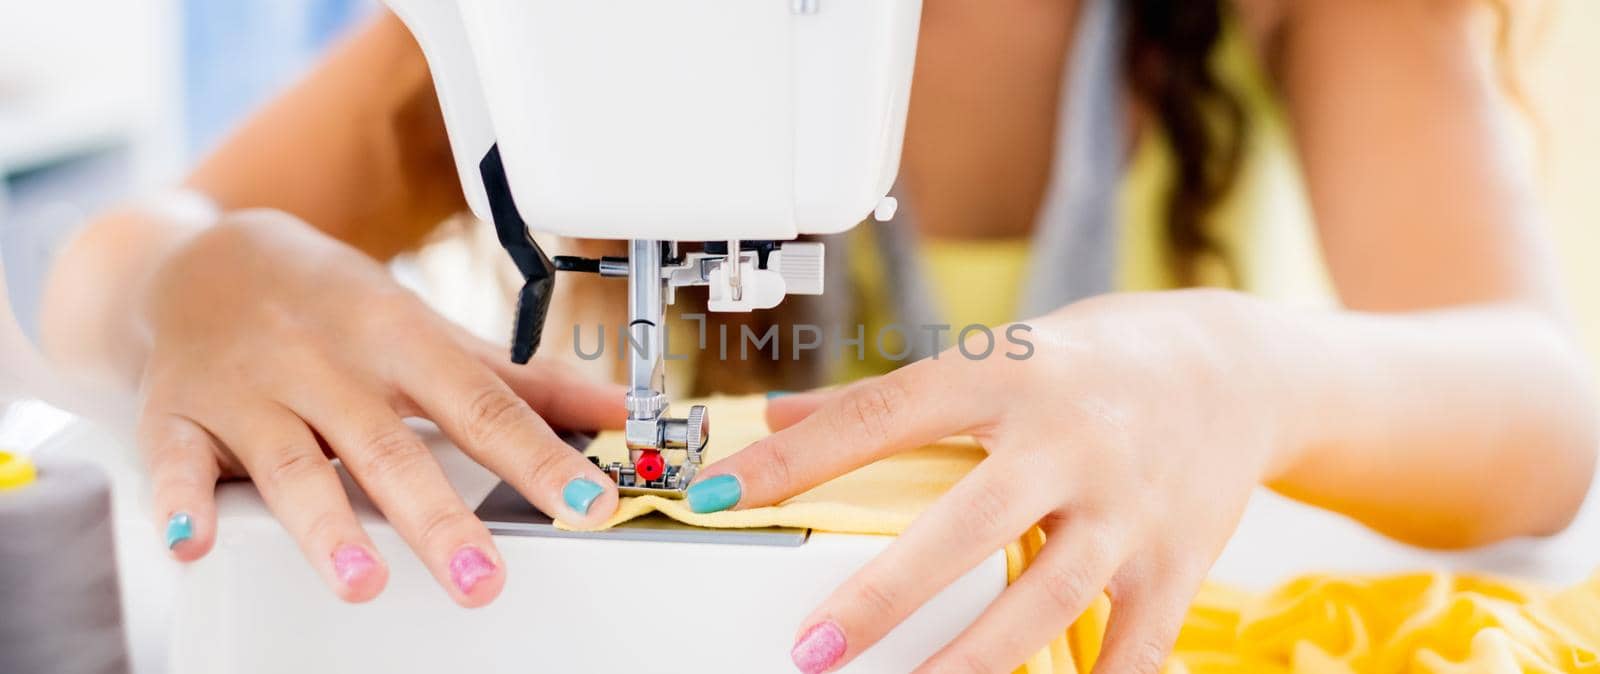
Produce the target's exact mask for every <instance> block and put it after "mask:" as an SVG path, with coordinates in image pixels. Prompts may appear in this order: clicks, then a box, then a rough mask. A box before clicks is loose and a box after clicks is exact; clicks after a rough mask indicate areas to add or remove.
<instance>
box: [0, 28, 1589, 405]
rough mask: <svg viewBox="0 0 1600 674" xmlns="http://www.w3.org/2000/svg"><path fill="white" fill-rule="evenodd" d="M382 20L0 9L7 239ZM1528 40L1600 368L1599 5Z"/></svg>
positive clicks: (243, 107) (172, 161)
mask: <svg viewBox="0 0 1600 674" xmlns="http://www.w3.org/2000/svg"><path fill="white" fill-rule="evenodd" d="M375 8H376V2H375V0H118V1H117V2H106V1H105V0H52V1H51V2H26V3H25V2H21V0H4V1H0V223H5V222H24V221H26V222H39V221H41V220H42V221H45V222H49V223H55V224H59V225H60V226H63V227H67V226H70V225H71V224H72V223H74V222H77V221H79V220H80V219H81V218H82V217H83V216H84V214H86V213H92V212H94V211H96V210H98V209H100V208H102V207H104V206H105V205H107V204H108V203H110V202H112V201H114V200H116V199H119V198H122V197H125V196H127V195H129V194H133V193H138V192H139V191H141V190H144V189H148V188H151V187H154V186H158V185H162V184H167V183H170V182H172V181H173V180H175V179H176V178H177V177H178V176H180V175H181V173H182V170H183V168H184V167H185V166H187V165H188V164H189V163H190V162H191V161H192V160H194V159H195V158H196V157H197V156H198V155H199V154H201V153H203V152H204V151H205V150H206V149H207V148H208V147H210V146H211V145H212V144H214V143H215V142H217V141H218V140H219V139H220V137H221V136H222V135H223V134H225V133H226V132H227V130H228V129H229V128H231V127H232V125H234V124H235V123H236V122H237V121H238V120H239V118H240V116H241V115H243V114H246V113H248V111H249V110H251V109H252V108H253V107H255V106H256V105H258V104H260V103H261V102H262V101H264V100H265V99H267V98H269V97H270V96H271V95H272V94H273V92H275V91H276V90H278V89H279V88H281V87H282V86H284V85H285V84H286V83H287V82H289V81H291V80H292V79H293V78H294V77H295V76H296V75H297V74H298V73H299V72H301V71H302V70H303V69H304V68H305V67H307V65H308V64H309V63H311V62H312V61H313V60H314V59H315V57H316V55H317V54H318V53H319V52H320V51H321V50H322V49H323V48H324V47H326V45H327V44H328V42H329V41H330V40H331V39H334V38H336V36H337V35H338V34H339V33H340V32H341V31H342V30H343V29H345V28H347V27H348V26H349V25H350V24H351V23H352V22H355V21H359V20H360V19H361V17H362V16H364V15H365V14H367V13H369V12H372V11H374V10H375ZM1534 32H1536V33H1537V37H1536V42H1537V46H1536V48H1535V49H1534V50H1533V51H1532V53H1531V54H1530V56H1531V60H1530V61H1529V62H1528V63H1527V66H1528V67H1527V68H1526V70H1525V72H1526V75H1527V77H1526V85H1527V87H1528V89H1529V91H1530V93H1531V94H1532V99H1533V103H1534V106H1535V109H1536V110H1537V115H1538V117H1539V123H1540V124H1541V125H1543V127H1544V133H1545V135H1546V138H1547V141H1548V142H1547V144H1546V147H1545V155H1544V160H1545V168H1546V178H1547V180H1546V182H1545V190H1546V203H1547V204H1548V207H1549V214H1550V221H1551V223H1552V224H1553V227H1554V229H1555V236H1556V240H1557V243H1558V250H1559V252H1560V256H1561V257H1560V263H1561V265H1562V269H1561V272H1562V274H1563V275H1564V278H1565V279H1566V280H1567V288H1568V291H1569V293H1570V295H1571V298H1572V300H1573V303H1574V305H1575V306H1576V308H1577V310H1578V318H1579V321H1580V322H1581V326H1582V329H1583V332H1584V335H1585V337H1586V339H1587V341H1588V344H1589V345H1590V347H1591V352H1592V353H1595V354H1600V260H1597V258H1596V256H1597V255H1600V124H1597V123H1596V122H1597V120H1600V2H1594V1H1592V0H1556V1H1555V2H1553V3H1551V11H1550V14H1549V15H1548V17H1547V19H1546V21H1545V22H1544V23H1543V25H1541V26H1539V27H1537V29H1536V31H1534ZM0 374H3V372H0ZM5 379H7V378H6V377H4V376H0V400H3V399H4V398H5V397H6V396H7V394H8V391H7V390H6V389H5V384H4V381H3V380H5ZM13 393H14V392H13Z"/></svg>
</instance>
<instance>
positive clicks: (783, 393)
mask: <svg viewBox="0 0 1600 674" xmlns="http://www.w3.org/2000/svg"><path fill="white" fill-rule="evenodd" d="M790 393H791V391H767V400H772V399H774V398H782V397H784V396H786V395H789V394H790Z"/></svg>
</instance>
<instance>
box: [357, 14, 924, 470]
mask: <svg viewBox="0 0 1600 674" xmlns="http://www.w3.org/2000/svg"><path fill="white" fill-rule="evenodd" d="M387 2H388V4H389V6H390V7H391V8H392V9H393V10H394V12H395V13H396V14H397V15H398V16H399V17H400V18H401V19H402V20H403V21H404V22H405V24H406V25H407V26H408V27H409V28H410V30H411V31H412V33H413V34H414V35H415V36H416V39H417V41H418V43H419V44H420V45H421V47H422V50H423V52H424V54H425V55H426V56H427V59H428V63H429V66H430V68H431V69H432V72H433V77H434V82H435V84H436V86H437V90H438V94H439V100H440V105H441V109H442V111H443V113H444V118H445V124H446V126H447V127H448V130H449V135H450V141H451V148H452V151H453V154H454V156H455V161H456V168H457V171H458V173H459V174H460V177H461V183H462V188H463V189H464V190H465V194H466V198H467V203H468V204H469V205H470V206H471V208H472V211H473V213H475V214H476V215H478V216H479V217H480V218H482V219H484V220H486V221H492V222H493V223H494V226H495V229H496V232H497V234H498V236H499V240H500V243H501V244H502V245H503V246H504V247H505V248H506V250H507V251H508V252H509V253H510V255H511V258H512V260H513V261H514V262H515V263H516V265H517V268H518V270H519V271H521V273H522V275H523V277H524V280H525V284H524V285H523V287H522V291H521V293H520V295H519V297H518V307H517V317H516V322H515V331H514V335H513V339H512V347H511V357H512V359H513V360H515V361H516V362H518V363H525V362H527V361H528V359H529V358H531V357H532V356H533V354H534V352H535V351H536V350H537V349H538V346H539V337H540V334H541V332H542V331H543V328H544V320H545V313H546V310H547V309H548V306H549V302H550V297H551V290H552V288H553V287H554V284H555V282H556V277H557V272H558V271H563V272H573V273H576V272H588V273H596V274H599V275H601V276H608V277H619V278H620V277H626V278H627V282H628V294H629V303H628V342H627V349H626V350H627V352H628V353H627V357H628V359H629V368H628V371H629V388H628V392H627V394H626V396H627V400H626V403H627V414H628V418H627V420H626V436H627V444H628V448H629V457H628V460H627V461H617V462H613V463H610V464H609V465H604V466H601V467H602V469H604V470H605V471H606V472H608V473H609V474H610V475H611V477H612V479H614V480H615V481H616V482H617V484H618V486H619V488H620V491H621V493H622V494H624V495H640V494H657V495H663V496H669V497H682V495H683V493H684V491H685V489H686V488H687V487H688V485H689V483H690V482H691V481H692V480H693V479H694V476H695V473H696V471H697V470H698V469H699V467H700V465H701V460H702V459H701V450H702V449H703V448H704V447H705V443H706V442H707V440H708V439H709V435H710V434H709V430H710V424H709V416H708V411H707V410H706V409H704V408H703V407H696V408H694V409H690V410H689V411H688V413H687V414H686V415H685V416H683V417H674V416H671V405H670V401H669V400H668V399H667V396H666V386H665V381H664V371H663V367H662V360H663V357H664V352H665V348H664V333H665V329H664V326H663V320H664V316H665V310H666V307H667V305H669V304H671V303H672V302H673V300H674V299H675V295H676V291H677V290H678V289H679V288H687V287H698V286H704V287H706V288H707V292H708V301H707V306H708V308H709V309H710V310H711V311H734V312H744V311H752V310H758V309H770V308H772V307H774V306H776V305H777V304H778V303H779V302H781V301H782V300H783V298H784V297H785V296H786V295H790V294H818V293H821V292H822V290H823V288H822V286H823V283H822V279H823V273H822V272H823V263H824V252H823V248H822V244H820V243H814V242H796V241H795V239H796V238H797V237H799V236H801V235H806V234H830V233H835V232H839V231H843V230H846V229H849V228H850V227H852V226H854V225H855V224H857V223H859V222H861V221H862V220H864V219H865V218H866V217H868V216H869V215H871V216H875V217H877V218H879V219H888V218H891V217H893V214H894V210H895V202H894V200H893V199H892V198H890V197H888V196H887V195H888V193H889V189H890V187H891V185H892V183H893V182H894V178H895V173H896V171H897V170H898V167H899V161H900V146H901V141H902V138H903V135H904V127H905V118H906V106H907V101H908V99H909V95H910V88H911V72H912V64H913V61H914V56H915V51H916V37H917V29H918V25H919V20H920V15H921V4H922V3H921V0H843V1H839V0H677V1H676V2H661V1H660V0H605V1H603V2H594V1H590V2H583V1H579V0H387ZM530 228H531V229H532V230H533V231H538V232H545V233H550V234H555V235H560V236H567V237H576V238H590V239H621V240H627V241H629V245H628V257H627V258H625V259H624V258H606V259H598V260H596V259H581V258H570V257H558V258H556V259H555V260H554V261H552V260H551V259H550V258H549V257H547V256H546V255H545V253H544V251H543V250H541V249H540V247H539V245H538V244H537V243H536V242H535V241H534V239H533V237H532V236H531V235H530V234H529V230H530ZM693 242H706V243H703V244H702V245H698V246H696V245H694V243H693ZM665 452H671V454H672V456H666V455H664V453H665Z"/></svg>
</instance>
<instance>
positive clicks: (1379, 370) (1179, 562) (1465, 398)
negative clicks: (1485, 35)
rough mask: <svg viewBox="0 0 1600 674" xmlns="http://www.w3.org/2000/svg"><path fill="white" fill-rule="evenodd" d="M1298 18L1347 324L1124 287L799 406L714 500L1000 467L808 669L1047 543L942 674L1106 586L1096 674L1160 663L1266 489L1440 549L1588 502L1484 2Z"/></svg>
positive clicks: (943, 502) (947, 651)
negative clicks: (1026, 345) (987, 345)
mask: <svg viewBox="0 0 1600 674" xmlns="http://www.w3.org/2000/svg"><path fill="white" fill-rule="evenodd" d="M1288 7H1290V9H1289V13H1288V14H1287V15H1286V17H1285V18H1284V23H1283V24H1282V28H1283V32H1282V33H1280V39H1278V40H1275V41H1274V44H1275V45H1276V47H1275V48H1274V51H1275V52H1276V53H1278V54H1280V55H1281V56H1282V60H1281V61H1280V62H1279V66H1280V68H1279V72H1280V73H1281V75H1282V77H1283V80H1284V82H1285V88H1286V89H1287V90H1288V93H1289V95H1290V99H1291V100H1290V108H1291V112H1292V114H1293V115H1294V119H1293V121H1294V126H1295V129H1296V132H1297V133H1298V134H1299V139H1300V145H1301V150H1302V154H1303V156H1304V157H1305V170H1306V174H1307V178H1308V180H1309V182H1310V185H1311V192H1312V197H1313V200H1314V205H1315V213H1316V216H1317V219H1318V221H1319V224H1320V227H1321V228H1322V232H1323V238H1324V241H1325V244H1326V248H1327V251H1328V257H1329V262H1330V264H1331V266H1332V269H1333V274H1334V276H1335V278H1336V280H1337V282H1338V286H1339V290H1340V293H1341V295H1342V297H1343V298H1344V301H1345V304H1346V307H1347V308H1345V309H1341V310H1338V311H1319V312H1310V311H1302V310H1296V309H1291V308H1287V307H1284V306H1280V305H1276V304H1272V303H1269V302H1266V301H1263V300H1260V299H1257V298H1252V297H1248V296H1244V295H1240V294H1237V293H1232V292H1219V291H1185V292H1166V293H1148V294H1121V295H1108V296H1105V297H1099V298H1094V299H1090V300H1087V301H1084V302H1079V303H1076V304H1073V305H1071V306H1069V307H1066V308H1064V309H1062V310H1060V311H1057V312H1055V313H1052V314H1050V315H1048V316H1045V317H1042V318H1039V319H1037V320H1035V321H1030V322H1029V325H1030V326H1031V328H1032V329H1031V332H1030V334H1031V341H1032V343H1033V344H1034V345H1035V348H1032V349H1028V350H1027V354H1028V355H1030V356H1031V357H1029V358H1026V359H1020V358H1019V359H1012V358H1010V357H1000V356H999V355H992V356H991V357H989V358H987V359H980V360H973V359H971V358H969V357H963V355H962V354H961V353H957V352H956V351H954V350H950V351H946V352H945V353H944V354H941V356H942V357H941V358H938V359H926V360H922V361H918V362H916V363H913V364H911V365H908V366H906V367H904V368H901V369H900V370H897V371H895V372H893V373H891V374H888V375H886V376H884V377H880V378H877V379H873V380H867V381H863V382H859V383H857V384H855V385H852V386H850V387H848V388H845V389H843V390H841V391H838V392H830V393H825V394H811V395H803V396H792V397H787V398H783V399H780V400H779V401H775V402H774V404H773V406H772V410H771V412H770V414H769V416H770V417H771V421H773V425H774V426H775V427H777V428H780V429H781V430H778V431H777V432H775V433H774V434H773V435H771V436H769V437H767V438H765V439H762V440H760V441H758V442H756V443H755V444H753V445H751V446H750V447H748V448H746V449H744V450H743V451H741V452H740V453H738V454H737V455H735V456H733V457H730V458H728V459H727V460H724V461H719V462H717V463H716V464H715V465H713V466H711V467H709V468H708V469H707V470H706V471H705V472H703V473H702V474H701V476H700V478H699V479H698V480H697V481H696V483H695V484H694V485H691V487H690V489H689V493H688V500H689V503H690V505H691V507H693V508H694V509H695V510H696V511H699V512H706V511H711V510H718V509H723V508H729V507H733V508H740V509H743V508H755V507H761V506H765V505H770V504H772V503H777V502H781V501H783V500H784V499H786V498H789V497H791V496H793V495H795V494H798V493H800V492H802V491H804V490H806V489H808V488H810V487H812V486H814V485H816V484H818V483H820V482H823V481H825V480H827V479H829V478H832V477H835V476H837V475H840V474H842V473H845V472H847V471H849V470H851V469H854V468H856V467H858V466H862V465H865V464H866V463H870V462H872V461H875V460H878V459H881V458H884V457H886V456H889V455H891V454H893V453H896V452H899V451H903V450H906V449H910V448H914V447H917V446H920V445H922V444H926V443H928V442H931V441H935V440H937V439H939V438H942V437H946V436H949V435H955V434H970V435H972V436H973V437H974V438H975V439H976V440H977V441H978V442H979V443H980V444H982V445H983V447H984V449H985V450H987V452H988V457H987V458H986V459H984V460H983V462H982V463H980V464H979V465H978V466H977V467H976V468H975V469H974V470H973V471H972V472H971V473H970V474H968V475H967V476H966V477H965V478H963V479H962V480H961V481H960V482H959V483H957V484H956V485H955V486H954V487H953V488H952V489H951V490H950V491H949V492H948V493H946V494H945V495H944V496H943V497H941V498H940V499H939V500H938V501H937V502H935V503H934V504H932V505H931V506H930V507H929V508H928V510H927V511H926V512H925V513H924V514H923V515H922V516H921V517H919V518H918V519H917V520H916V521H915V522H913V523H912V524H911V525H910V526H909V527H908V528H907V529H906V530H905V532H904V533H903V534H902V535H901V536H900V537H899V538H898V539H897V540H896V541H895V542H894V543H893V544H891V545H890V546H889V547H888V548H887V549H886V550H885V551H884V553H883V554H882V555H880V556H879V557H878V558H876V559H874V560H873V561H872V562H870V563H868V564H867V565H866V566H864V567H863V568H862V569H861V570H860V571H859V572H857V573H856V574H855V575H854V576H852V577H851V578H850V579H849V580H847V581H846V582H845V583H844V584H843V585H841V586H840V587H839V589H838V590H836V591H835V592H834V593H833V594H832V595H831V596H830V597H829V598H828V599H826V600H824V601H823V602H822V604H821V605H820V606H819V607H817V609H816V610H815V611H814V612H813V613H812V614H811V615H810V616H809V617H808V618H807V619H806V620H805V621H804V622H803V623H802V626H801V628H800V630H799V632H798V633H797V634H798V637H799V638H798V640H797V643H796V646H795V650H794V657H795V661H796V663H797V664H799V665H800V666H801V668H802V669H803V670H804V671H826V670H828V669H831V668H834V667H838V666H840V665H842V664H844V663H847V662H849V661H850V660H851V659H852V658H854V657H855V656H856V655H858V654H860V653H861V652H862V651H863V650H865V649H866V648H869V647H870V646H871V645H872V644H874V643H876V642H877V641H878V640H879V639H880V638H882V637H883V636H884V635H885V634H886V633H887V632H888V631H889V630H890V629H891V628H892V627H894V626H895V625H897V624H898V623H899V622H900V621H902V620H904V619H905V618H906V617H907V616H909V615H910V614H911V612H912V611H914V610H915V609H916V608H917V607H919V606H921V605H922V604H923V603H924V602H926V601H927V600H928V599H929V598H931V597H932V596H934V594H935V593H936V592H938V591H939V590H940V589H941V588H943V587H944V586H945V585H947V584H948V583H949V582H951V581H953V580H954V579H956V578H958V577H959V576H960V575H961V574H962V573H964V572H966V571H967V570H968V569H970V568H972V566H974V565H975V564H977V562H978V561H979V560H981V559H982V558H983V557H984V556H985V555H987V554H989V553H991V552H992V551H993V550H995V549H996V548H998V547H1000V546H1001V545H1004V544H1005V543H1006V542H1008V541H1012V540H1016V538H1017V537H1018V536H1019V535H1022V534H1023V533H1024V532H1025V531H1027V530H1028V529H1029V528H1031V527H1035V526H1037V527H1039V528H1041V529H1042V530H1043V531H1044V533H1045V535H1046V537H1047V538H1046V539H1045V542H1044V545H1043V546H1042V548H1041V550H1040V551H1039V553H1038V555H1037V556H1036V557H1035V559H1034V561H1033V562H1032V563H1031V565H1030V566H1029V568H1028V569H1027V571H1026V572H1024V573H1023V574H1022V575H1021V577H1019V578H1018V579H1017V580H1016V581H1015V582H1013V583H1012V584H1011V586H1010V587H1008V588H1007V589H1006V591H1005V592H1004V593H1003V594H1002V595H1001V596H1000V597H999V598H998V599H997V600H996V601H995V602H994V603H993V604H991V605H990V607H989V608H988V610H987V611H986V612H985V613H984V614H983V615H982V616H980V617H979V618H978V620H977V621H976V622H974V623H973V624H972V625H971V626H970V627H968V628H967V629H966V630H965V631H964V632H962V634H961V635H960V636H958V637H956V639H955V640H954V641H952V642H951V643H950V644H948V645H947V646H945V647H944V648H943V649H942V650H941V651H939V652H938V653H936V654H935V655H934V656H933V657H932V658H930V660H929V661H928V662H927V663H925V665H924V666H923V668H921V669H919V670H918V671H944V670H945V669H961V670H963V671H968V670H971V671H1005V670H1007V669H1009V668H1011V667H1013V666H1015V665H1016V664H1017V663H1019V662H1021V661H1023V660H1024V659H1025V658H1026V657H1028V656H1029V655H1030V654H1032V653H1033V652H1035V650H1036V649H1037V648H1039V647H1040V645H1042V644H1044V643H1045V642H1046V641H1047V640H1048V639H1050V638H1051V637H1053V636H1058V635H1059V634H1060V631H1061V629H1062V628H1063V627H1065V626H1066V625H1067V624H1069V623H1070V622H1071V621H1072V620H1074V619H1075V618H1077V617H1078V615H1079V614H1081V613H1082V612H1083V610H1084V608H1085V607H1086V606H1088V604H1089V602H1090V601H1091V600H1092V599H1093V598H1095V597H1097V596H1099V595H1100V593H1101V592H1102V590H1103V591H1105V592H1106V593H1109V594H1110V596H1111V605H1112V606H1111V619H1110V622H1109V623H1108V624H1107V626H1106V633H1105V640H1104V644H1103V646H1102V648H1101V650H1100V651H1099V658H1098V660H1097V662H1096V664H1095V671H1096V672H1150V673H1153V672H1156V671H1159V670H1160V668H1161V665H1162V662H1163V660H1164V658H1165V654H1166V653H1167V651H1168V650H1169V649H1170V648H1171V646H1172V643H1173V641H1174V639H1176V637H1177V633H1178V629H1179V627H1180V626H1181V625H1182V619H1183V615H1184V611H1185V609H1186V608H1187V606H1188V604H1189V602H1190V601H1191V600H1192V598H1193V596H1194V593H1195V591H1196V589H1197V588H1198V587H1199V584H1200V582H1201V580H1202V578H1203V577H1204V575H1205V573H1206V571H1207V570H1208V569H1209V568H1210V566H1211V564H1212V562H1213V561H1214V560H1215V559H1216V556H1217V555H1218V554H1219V553H1220V551H1221V550H1222V547H1223V546H1224V545H1225V544H1226V542H1227V540H1228V538H1229V536H1231V535H1232V533H1233V530H1234V528H1235V526H1236V525H1237V522H1238V519H1239V517H1240V514H1241V513H1242V512H1243V510H1244V508H1245V505H1246V502H1247V501H1248V499H1249V495H1250V493H1251V492H1252V491H1253V490H1254V489H1255V487H1256V485H1258V484H1262V483H1265V484H1269V485H1272V486H1274V487H1276V488H1277V489H1279V490H1281V491H1283V492H1285V493H1288V494H1290V495H1292V496H1295V497H1297V498H1300V499H1303V500H1306V501H1309V502H1311V503H1315V504H1318V505H1321V506H1324V507H1327V508H1330V509H1334V510H1338V511H1341V512H1344V513H1347V514H1350V515H1352V516H1354V517H1356V518H1359V519H1360V520H1362V521H1363V522H1366V523H1367V524H1368V525H1370V526H1373V527H1374V528H1377V529H1379V530H1381V531H1383V532H1386V533H1388V534H1390V535H1392V536H1395V537H1398V538H1401V539H1404V540H1408V541H1411V542H1415V543H1420V544H1426V545H1435V546H1460V545H1470V544H1477V543H1484V542H1488V541H1492V540H1497V539H1501V538H1505V537H1510V536H1517V535H1536V534H1547V533H1551V532H1554V531H1556V530H1558V529H1560V528H1561V527H1562V526H1563V525H1564V524H1565V523H1566V522H1567V521H1568V520H1569V519H1570V518H1571V517H1572V516H1573V514H1574V513H1575V512H1576V510H1577V508H1578V506H1579V504H1580V503H1581V502H1582V500H1583V497H1584V494H1585V492H1586V490H1587V489H1588V484H1589V481H1590V477H1591V476H1592V475H1593V471H1594V460H1595V441H1596V426H1595V413H1596V410H1595V398H1594V394H1593V392H1592V390H1591V386H1590V373H1589V371H1588V368H1587V366H1586V363H1585V360H1584V359H1583V358H1582V357H1581V355H1580V353H1579V349H1578V348H1577V347H1576V346H1575V345H1574V344H1573V340H1572V336H1571V335H1570V333H1569V332H1568V329H1567V327H1566V326H1565V324H1564V323H1563V322H1562V318H1561V314H1562V311H1561V308H1560V303H1559V301H1558V300H1557V299H1556V297H1555V295H1556V293H1554V292H1553V291H1552V290H1551V288H1552V283H1551V281H1550V279H1549V278H1548V271H1547V270H1548V268H1549V262H1548V259H1549V258H1548V255H1547V253H1546V252H1545V250H1544V248H1545V244H1544V232H1542V231H1541V227H1542V224H1541V222H1540V220H1539V217H1538V215H1537V209H1536V208H1535V207H1534V206H1533V189H1532V187H1531V182H1532V179H1531V174H1532V170H1531V169H1530V167H1529V165H1528V161H1527V160H1526V157H1524V156H1522V155H1520V154H1519V153H1518V152H1517V145H1516V143H1515V140H1514V133H1513V131H1512V125H1511V123H1510V119H1511V117H1512V113H1511V111H1510V106H1508V105H1507V103H1506V102H1505V100H1504V98H1503V96H1502V95H1501V94H1500V93H1499V88H1498V87H1497V85H1496V77H1495V76H1494V74H1493V71H1492V70H1491V68H1490V66H1489V65H1488V63H1489V61H1488V59H1486V58H1484V57H1483V55H1482V54H1483V53H1484V51H1485V50H1484V48H1483V46H1482V45H1481V44H1479V43H1477V42H1476V41H1475V39H1476V38H1475V37H1474V36H1475V30H1476V27H1475V26H1474V25H1473V22H1474V21H1475V20H1476V19H1475V16H1476V11H1475V10H1473V9H1471V7H1472V5H1469V4H1467V3H1466V2H1465V1H1464V0H1463V1H1462V2H1459V3H1454V4H1453V3H1451V2H1434V1H1432V0H1415V1H1399V0H1301V1H1300V2H1298V3H1296V4H1293V5H1289V6H1288ZM970 351H971V352H976V353H984V352H985V350H984V348H983V347H982V346H977V347H976V348H974V349H971V350H970Z"/></svg>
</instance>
